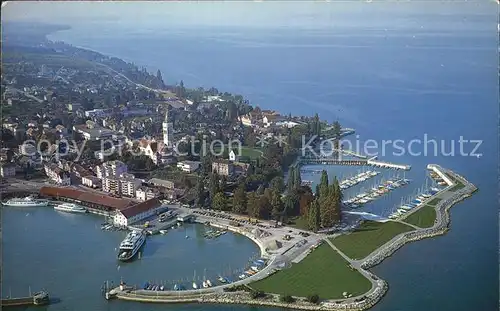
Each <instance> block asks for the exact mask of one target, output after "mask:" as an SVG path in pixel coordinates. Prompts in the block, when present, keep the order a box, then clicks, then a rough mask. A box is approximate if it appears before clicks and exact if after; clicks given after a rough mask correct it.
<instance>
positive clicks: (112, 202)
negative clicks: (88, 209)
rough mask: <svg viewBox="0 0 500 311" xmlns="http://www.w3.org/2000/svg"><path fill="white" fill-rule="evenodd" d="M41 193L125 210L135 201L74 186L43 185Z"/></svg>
mask: <svg viewBox="0 0 500 311" xmlns="http://www.w3.org/2000/svg"><path fill="white" fill-rule="evenodd" d="M40 194H41V195H45V196H51V197H64V198H68V199H73V200H78V201H81V202H86V203H92V204H97V205H101V206H104V207H106V208H109V209H118V210H123V209H126V208H128V207H129V206H131V205H133V204H134V202H132V201H130V200H126V199H118V198H112V197H110V196H107V195H103V194H100V193H96V192H89V191H83V190H78V189H72V188H59V187H42V188H41V189H40Z"/></svg>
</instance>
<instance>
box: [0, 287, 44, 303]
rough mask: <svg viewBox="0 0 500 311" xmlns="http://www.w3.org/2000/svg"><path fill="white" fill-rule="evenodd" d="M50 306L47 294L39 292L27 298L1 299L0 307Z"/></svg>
mask: <svg viewBox="0 0 500 311" xmlns="http://www.w3.org/2000/svg"><path fill="white" fill-rule="evenodd" d="M48 304H50V299H49V294H48V293H47V292H44V291H41V292H37V293H34V294H33V295H31V294H30V296H28V297H18V298H2V303H1V306H2V307H8V306H44V305H48Z"/></svg>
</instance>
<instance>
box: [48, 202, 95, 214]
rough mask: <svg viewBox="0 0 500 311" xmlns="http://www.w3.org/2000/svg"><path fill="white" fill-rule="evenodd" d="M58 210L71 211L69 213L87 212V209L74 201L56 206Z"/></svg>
mask: <svg viewBox="0 0 500 311" xmlns="http://www.w3.org/2000/svg"><path fill="white" fill-rule="evenodd" d="M54 209H55V210H56V211H61V212H69V213H87V212H88V211H87V209H86V208H84V207H82V206H80V205H78V204H74V203H63V204H59V205H56V206H54Z"/></svg>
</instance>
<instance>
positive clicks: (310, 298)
mask: <svg viewBox="0 0 500 311" xmlns="http://www.w3.org/2000/svg"><path fill="white" fill-rule="evenodd" d="M307 301H309V302H310V303H314V304H318V303H319V296H318V295H316V294H315V295H311V296H307Z"/></svg>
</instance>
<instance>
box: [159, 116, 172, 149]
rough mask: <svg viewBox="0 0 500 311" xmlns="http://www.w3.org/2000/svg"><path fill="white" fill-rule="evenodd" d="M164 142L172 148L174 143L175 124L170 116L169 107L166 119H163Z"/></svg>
mask: <svg viewBox="0 0 500 311" xmlns="http://www.w3.org/2000/svg"><path fill="white" fill-rule="evenodd" d="M162 125H163V144H164V145H165V146H166V147H167V148H172V146H173V145H174V126H173V124H172V122H171V120H170V119H169V117H168V109H167V112H166V113H165V120H164V121H163V124H162Z"/></svg>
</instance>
